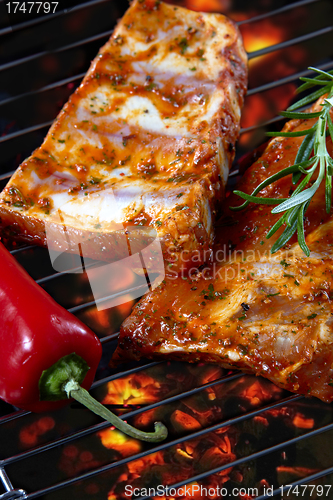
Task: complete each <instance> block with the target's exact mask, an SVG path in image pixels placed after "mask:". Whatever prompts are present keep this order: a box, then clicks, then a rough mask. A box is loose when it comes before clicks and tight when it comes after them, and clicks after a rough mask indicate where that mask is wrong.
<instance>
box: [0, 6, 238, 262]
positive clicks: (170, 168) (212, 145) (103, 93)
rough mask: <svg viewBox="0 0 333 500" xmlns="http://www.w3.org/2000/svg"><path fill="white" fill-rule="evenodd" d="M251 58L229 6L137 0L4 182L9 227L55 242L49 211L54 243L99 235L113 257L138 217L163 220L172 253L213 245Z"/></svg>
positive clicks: (96, 246)
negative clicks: (199, 8) (211, 8)
mask: <svg viewBox="0 0 333 500" xmlns="http://www.w3.org/2000/svg"><path fill="white" fill-rule="evenodd" d="M246 63H247V60H246V54H245V52H244V49H243V46H242V41H241V37H240V34H239V32H238V29H237V27H236V26H235V25H234V24H233V23H232V22H231V21H230V20H229V19H227V18H226V17H225V16H223V15H221V14H203V13H198V12H193V11H190V10H187V9H183V8H180V7H175V6H172V5H167V4H164V3H162V2H159V1H155V0H135V1H134V2H133V3H132V4H131V6H130V8H129V9H128V11H127V12H126V14H125V15H124V17H123V19H122V20H121V21H120V22H119V24H118V26H117V27H116V29H115V31H114V34H113V36H112V37H111V38H110V40H109V41H108V42H107V43H106V45H105V46H104V47H103V48H102V49H101V51H100V53H99V54H98V55H97V57H96V59H95V60H94V61H93V63H92V65H91V68H90V69H89V71H88V73H87V75H86V77H85V78H84V80H83V82H82V84H81V85H80V87H79V88H78V89H77V90H76V92H75V93H74V94H73V96H72V97H71V98H70V99H69V102H68V103H67V104H66V105H65V107H64V109H63V110H62V112H61V113H60V114H59V116H58V118H57V119H56V121H55V122H54V124H53V126H52V127H51V129H50V131H49V132H48V134H47V136H46V138H45V140H44V142H43V144H42V146H41V147H40V148H38V149H37V150H36V151H35V152H34V153H33V154H32V156H31V157H30V158H28V159H27V160H26V161H24V162H23V163H22V165H21V166H20V167H19V168H18V170H17V171H16V173H15V174H14V175H13V177H12V178H11V180H10V181H9V183H8V185H7V186H6V188H5V190H4V191H3V193H2V194H1V196H0V221H1V227H2V228H3V230H6V231H7V232H8V233H10V234H11V236H13V235H14V236H16V237H17V238H19V239H23V240H26V241H30V242H33V243H36V244H42V245H45V244H46V238H45V224H46V223H47V224H48V228H49V229H51V230H52V232H53V233H54V238H53V239H54V241H53V244H54V248H55V249H58V250H60V251H63V250H66V248H65V247H64V241H66V242H68V241H69V240H70V241H71V243H72V247H71V248H69V249H67V250H73V251H77V247H78V244H79V243H80V242H82V241H91V244H90V245H89V244H88V245H86V246H85V252H86V254H88V255H87V256H90V257H95V258H101V259H103V260H113V259H115V258H119V257H121V254H122V251H123V249H124V248H123V246H122V245H120V247H122V250H120V251H118V250H117V245H118V246H119V241H118V239H119V240H121V235H123V233H124V228H126V227H127V226H128V225H132V226H135V227H137V226H148V227H152V228H154V229H156V231H157V235H158V236H159V238H160V240H161V242H162V244H163V248H164V252H165V256H166V258H168V257H170V259H172V260H173V259H174V253H175V254H176V255H177V253H179V252H180V251H184V250H186V251H187V252H188V253H189V256H191V253H192V252H193V251H196V252H197V251H198V249H203V250H204V249H207V248H209V247H211V244H212V241H213V232H214V231H213V223H214V220H215V219H216V213H217V210H218V206H219V204H220V202H221V199H222V198H223V195H224V187H225V184H226V180H227V177H228V171H229V167H230V165H231V162H232V159H233V157H234V146H235V142H236V140H237V136H238V132H239V121H240V111H241V106H242V103H243V98H244V93H245V88H246V79H247V68H246ZM64 232H66V237H65V236H64ZM57 234H58V236H57ZM118 236H119V238H118ZM125 247H126V251H127V246H126V245H125ZM171 247H172V248H171ZM170 248H171V250H169V251H168V249H170ZM118 254H120V255H118Z"/></svg>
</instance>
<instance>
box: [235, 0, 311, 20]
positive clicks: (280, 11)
mask: <svg viewBox="0 0 333 500" xmlns="http://www.w3.org/2000/svg"><path fill="white" fill-rule="evenodd" d="M318 1H320V0H301V1H300V2H294V3H289V4H288V5H284V6H283V7H280V8H278V9H275V10H271V11H270V12H265V13H264V14H260V15H258V16H253V17H251V18H250V19H244V21H238V22H237V24H238V26H241V25H242V24H248V23H255V22H257V21H262V20H263V19H270V18H271V17H273V16H276V15H278V14H283V13H284V12H288V10H292V9H297V7H303V6H304V5H308V4H311V3H315V2H318Z"/></svg>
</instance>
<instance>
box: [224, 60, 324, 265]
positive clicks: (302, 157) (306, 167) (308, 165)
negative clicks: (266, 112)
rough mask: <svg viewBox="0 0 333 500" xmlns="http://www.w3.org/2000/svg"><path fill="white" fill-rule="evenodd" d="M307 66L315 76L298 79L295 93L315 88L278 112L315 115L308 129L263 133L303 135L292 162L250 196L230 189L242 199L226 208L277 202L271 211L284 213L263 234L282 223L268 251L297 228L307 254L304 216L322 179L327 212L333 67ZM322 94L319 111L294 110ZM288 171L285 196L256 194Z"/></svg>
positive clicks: (280, 244)
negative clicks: (289, 184)
mask: <svg viewBox="0 0 333 500" xmlns="http://www.w3.org/2000/svg"><path fill="white" fill-rule="evenodd" d="M309 69H310V70H313V71H314V72H316V73H317V75H316V76H315V77H314V78H301V80H302V81H303V82H304V83H303V84H302V85H301V86H300V87H299V88H298V90H297V93H300V92H303V91H304V90H307V89H309V88H311V87H319V88H318V89H317V90H315V91H314V92H312V93H311V94H309V95H307V96H306V97H304V98H303V99H300V100H299V101H298V102H297V103H295V104H293V105H292V106H290V107H289V108H288V109H287V111H284V112H281V115H282V116H284V117H286V118H290V119H293V118H296V119H298V118H301V119H310V118H317V121H316V122H315V123H314V125H313V126H312V127H311V128H309V129H306V130H300V131H296V132H268V133H267V135H269V136H272V137H300V136H304V139H303V141H302V144H301V145H300V147H299V150H298V153H297V155H296V158H295V163H294V165H292V166H291V167H287V168H285V169H283V170H281V171H280V172H277V173H276V174H274V175H271V176H270V177H268V178H267V179H265V180H264V181H263V182H262V183H261V184H259V186H257V187H256V189H255V190H254V191H253V192H252V194H250V195H249V194H247V193H244V192H243V191H237V190H236V191H234V193H235V194H237V195H238V196H240V197H241V198H243V199H244V200H246V201H245V203H243V204H242V205H240V206H238V207H230V208H231V210H235V211H236V210H243V209H244V208H245V207H246V206H247V205H248V204H249V203H250V202H252V203H259V204H265V205H277V206H276V207H275V208H273V210H272V213H273V214H278V213H281V212H284V214H283V215H282V217H281V218H280V219H279V220H278V221H277V222H276V223H275V224H274V226H273V227H272V228H271V229H270V230H269V232H268V233H267V236H266V237H267V238H270V237H271V236H272V235H273V234H274V233H275V232H276V231H277V230H278V229H279V228H280V227H281V226H282V225H285V229H284V231H283V233H282V234H281V235H280V237H279V238H278V239H277V240H276V242H275V243H274V245H273V246H272V249H271V253H275V252H277V251H278V250H280V248H282V247H283V246H284V245H285V244H286V243H287V242H288V241H289V240H290V238H291V237H292V236H293V235H294V234H295V232H296V231H297V236H298V243H299V246H300V247H301V248H302V250H303V252H304V253H305V254H306V255H307V256H309V255H310V250H309V248H308V246H307V244H306V242H305V234H304V215H305V212H306V210H307V208H308V206H309V204H310V202H311V200H312V198H313V196H314V194H315V193H316V191H317V189H318V188H319V186H320V184H321V183H322V182H323V180H324V179H325V203H326V212H327V213H330V211H331V205H332V174H333V159H332V158H331V156H330V155H329V153H328V151H327V148H326V135H327V134H329V135H330V136H331V138H332V141H333V124H332V120H331V117H330V109H331V108H332V106H333V70H332V71H329V72H326V71H322V70H320V69H317V68H311V67H310V68H309ZM325 94H327V97H326V98H325V99H324V101H323V103H322V104H321V107H322V109H321V111H318V112H314V113H310V112H300V111H295V110H297V109H298V110H299V108H301V107H303V106H308V105H309V104H311V103H313V102H315V101H316V100H317V99H319V98H320V97H322V96H323V95H325ZM312 152H313V155H312ZM315 172H317V178H316V180H315V181H313V182H312V185H311V186H310V187H307V186H308V185H309V183H310V182H311V179H312V177H313V175H314V174H315ZM290 174H292V183H293V184H294V185H296V184H298V185H297V187H296V189H295V191H294V192H293V194H292V195H291V196H290V197H289V198H264V197H259V196H257V194H258V193H260V191H261V190H262V189H264V188H265V187H266V186H268V185H269V184H272V183H273V182H275V181H277V180H278V179H281V178H282V177H285V176H287V175H290Z"/></svg>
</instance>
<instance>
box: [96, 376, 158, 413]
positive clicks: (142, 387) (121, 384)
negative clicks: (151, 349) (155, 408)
mask: <svg viewBox="0 0 333 500" xmlns="http://www.w3.org/2000/svg"><path fill="white" fill-rule="evenodd" d="M160 388H161V385H160V383H159V382H158V381H156V380H154V379H153V378H152V377H150V376H149V375H147V374H146V373H143V372H140V373H138V374H134V376H133V375H129V376H128V377H124V378H121V379H116V380H112V381H111V382H109V383H108V385H107V389H108V393H107V395H106V396H105V397H104V399H103V401H102V403H103V404H106V405H107V404H123V405H124V406H125V407H126V405H128V404H131V405H133V404H134V405H138V404H143V403H153V402H155V401H158V399H159V397H160Z"/></svg>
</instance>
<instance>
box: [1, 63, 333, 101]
mask: <svg viewBox="0 0 333 500" xmlns="http://www.w3.org/2000/svg"><path fill="white" fill-rule="evenodd" d="M316 68H318V69H322V70H324V71H328V70H330V69H332V62H331V61H330V62H328V63H325V64H318V65H317V66H316ZM312 73H313V72H312V71H311V70H310V69H307V70H305V71H299V72H298V73H293V74H292V75H288V76H286V77H284V78H280V79H279V80H274V81H273V82H269V83H265V84H264V85H260V86H259V87H255V88H253V89H249V90H248V91H247V94H246V95H247V96H251V95H253V94H259V93H260V92H265V91H266V90H271V89H274V88H276V87H280V86H281V85H285V84H286V83H291V82H294V81H295V80H299V79H300V78H301V77H303V76H309V75H311V74H312ZM0 104H1V102H0Z"/></svg>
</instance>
